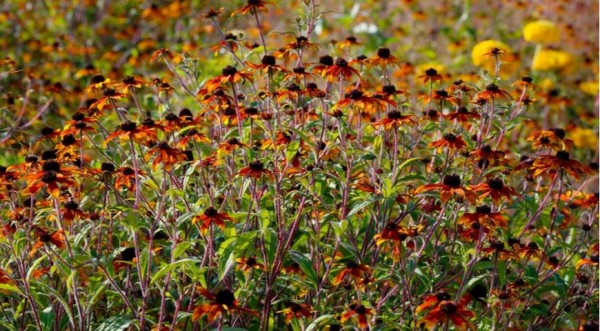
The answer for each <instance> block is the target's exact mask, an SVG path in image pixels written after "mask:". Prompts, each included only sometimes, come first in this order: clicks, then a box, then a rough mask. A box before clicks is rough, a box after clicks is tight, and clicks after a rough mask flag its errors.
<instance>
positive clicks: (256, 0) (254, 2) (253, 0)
mask: <svg viewBox="0 0 600 331" xmlns="http://www.w3.org/2000/svg"><path fill="white" fill-rule="evenodd" d="M260 2H261V0H248V4H249V5H250V6H258V5H260Z"/></svg>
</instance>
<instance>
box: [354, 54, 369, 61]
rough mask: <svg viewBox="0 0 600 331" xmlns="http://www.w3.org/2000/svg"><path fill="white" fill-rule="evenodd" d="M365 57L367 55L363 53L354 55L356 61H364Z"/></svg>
mask: <svg viewBox="0 0 600 331" xmlns="http://www.w3.org/2000/svg"><path fill="white" fill-rule="evenodd" d="M366 59H367V56H366V55H364V54H361V55H359V56H357V57H356V60H358V61H364V60H366Z"/></svg>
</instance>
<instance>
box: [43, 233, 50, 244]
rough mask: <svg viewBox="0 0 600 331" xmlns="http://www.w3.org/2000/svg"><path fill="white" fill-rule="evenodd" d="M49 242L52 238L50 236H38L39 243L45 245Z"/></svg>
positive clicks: (46, 234)
mask: <svg viewBox="0 0 600 331" xmlns="http://www.w3.org/2000/svg"><path fill="white" fill-rule="evenodd" d="M50 240H52V236H51V235H50V234H48V233H43V234H42V235H41V236H40V241H41V242H44V243H47V242H49V241H50Z"/></svg>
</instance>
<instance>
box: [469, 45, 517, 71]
mask: <svg viewBox="0 0 600 331" xmlns="http://www.w3.org/2000/svg"><path fill="white" fill-rule="evenodd" d="M511 52H512V50H511V49H510V47H509V46H508V45H506V44H505V43H503V42H501V41H497V40H491V39H490V40H484V41H481V42H479V43H477V44H476V45H475V46H474V47H473V50H472V51H471V60H472V61H473V64H474V65H475V66H478V67H485V68H486V69H489V70H491V68H493V66H494V65H495V60H494V54H497V55H502V54H508V53H511Z"/></svg>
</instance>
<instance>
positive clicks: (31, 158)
mask: <svg viewBox="0 0 600 331" xmlns="http://www.w3.org/2000/svg"><path fill="white" fill-rule="evenodd" d="M37 161H38V157H37V156H35V155H28V156H26V157H25V162H27V163H35V162H37Z"/></svg>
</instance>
